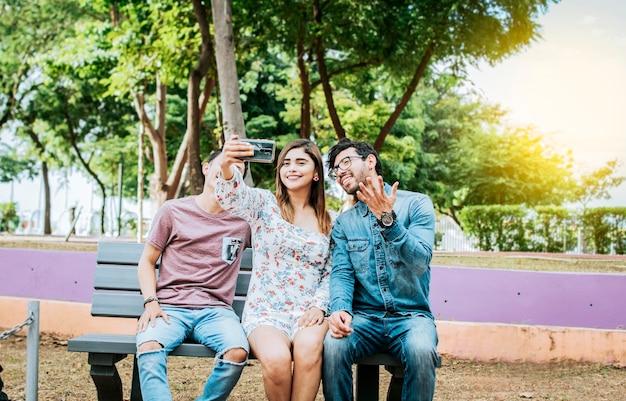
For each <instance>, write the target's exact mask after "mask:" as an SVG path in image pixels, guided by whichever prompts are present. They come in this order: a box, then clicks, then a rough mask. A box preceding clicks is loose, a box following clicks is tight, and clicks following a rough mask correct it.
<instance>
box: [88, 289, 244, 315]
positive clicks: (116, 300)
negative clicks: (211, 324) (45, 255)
mask: <svg viewBox="0 0 626 401" xmlns="http://www.w3.org/2000/svg"><path fill="white" fill-rule="evenodd" d="M245 299H246V298H245V297H244V296H240V295H236V296H235V299H234V300H233V309H234V310H235V312H236V313H237V315H238V316H241V313H242V312H243V306H244V303H245ZM142 313H143V297H142V296H141V295H140V294H139V293H137V292H132V293H128V292H126V293H125V292H113V291H111V292H96V293H94V294H93V296H92V299H91V315H92V316H100V317H130V318H139V316H141V314H142Z"/></svg>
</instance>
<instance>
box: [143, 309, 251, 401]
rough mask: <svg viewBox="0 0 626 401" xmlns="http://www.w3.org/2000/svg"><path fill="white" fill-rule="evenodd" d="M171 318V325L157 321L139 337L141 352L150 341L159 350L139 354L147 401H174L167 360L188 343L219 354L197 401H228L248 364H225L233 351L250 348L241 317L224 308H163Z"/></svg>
mask: <svg viewBox="0 0 626 401" xmlns="http://www.w3.org/2000/svg"><path fill="white" fill-rule="evenodd" d="M163 311H164V312H165V313H167V315H168V316H169V318H170V324H167V323H166V322H165V320H163V318H157V321H156V325H155V326H154V327H153V326H152V324H150V325H149V326H148V328H147V329H146V331H143V332H141V333H137V339H136V343H137V349H139V346H140V345H141V344H143V343H145V342H148V341H156V342H158V343H159V344H161V346H162V347H163V348H162V349H159V350H154V351H146V352H141V353H140V352H137V367H138V369H139V380H140V383H141V393H142V397H143V400H144V401H171V400H172V394H171V390H170V387H169V384H168V380H167V356H168V355H169V353H170V352H171V351H172V350H173V349H174V348H176V347H177V346H178V345H179V344H180V343H182V342H183V341H184V340H185V339H192V340H194V341H195V342H198V343H200V344H204V345H205V346H207V347H208V348H211V349H212V350H214V351H215V353H216V355H215V359H214V366H213V372H212V373H211V375H210V376H209V378H208V379H207V382H206V384H205V386H204V391H203V394H202V396H201V397H199V398H197V399H196V401H209V400H211V401H213V400H226V399H227V398H228V395H229V394H230V392H231V391H232V389H233V388H234V387H235V385H236V384H237V381H238V380H239V377H240V376H241V372H242V371H243V368H244V366H246V364H247V361H244V362H241V363H235V362H230V361H227V360H224V359H223V358H222V356H223V355H224V353H225V352H226V351H228V350H230V349H234V348H243V349H244V350H246V351H247V352H248V353H249V352H250V346H249V345H248V340H247V338H246V335H245V334H244V332H243V329H242V327H241V324H240V322H239V317H238V316H237V315H236V314H235V312H234V311H232V310H230V309H228V308H224V307H209V308H204V309H184V308H172V307H167V306H164V307H163Z"/></svg>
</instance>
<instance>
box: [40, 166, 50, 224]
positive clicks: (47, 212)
mask: <svg viewBox="0 0 626 401" xmlns="http://www.w3.org/2000/svg"><path fill="white" fill-rule="evenodd" d="M48 175H49V172H48V163H46V162H45V161H42V162H41V177H42V179H43V192H44V204H45V205H44V213H43V216H44V217H43V234H44V235H50V234H52V225H51V224H50V209H51V202H50V178H49V177H48Z"/></svg>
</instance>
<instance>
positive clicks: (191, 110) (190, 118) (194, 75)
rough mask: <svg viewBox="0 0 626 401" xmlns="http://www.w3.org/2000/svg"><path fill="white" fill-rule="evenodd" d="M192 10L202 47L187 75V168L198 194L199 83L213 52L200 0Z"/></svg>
mask: <svg viewBox="0 0 626 401" xmlns="http://www.w3.org/2000/svg"><path fill="white" fill-rule="evenodd" d="M193 9H194V14H195V16H196V20H197V21H198V27H199V29H200V35H201V37H202V46H201V50H200V57H199V58H198V62H197V63H196V65H195V67H194V68H193V70H191V72H190V74H189V87H188V88H187V102H188V104H187V130H188V131H189V141H188V144H187V166H188V171H189V181H190V186H191V193H193V194H199V193H200V192H202V188H203V186H204V175H203V174H202V168H201V165H200V163H201V156H200V122H201V121H202V115H201V114H200V111H201V107H200V95H201V92H200V83H201V82H202V79H203V78H205V77H206V75H207V72H208V71H209V68H210V67H211V65H212V64H213V57H214V54H213V53H214V52H213V46H212V38H211V32H210V30H209V21H208V15H207V12H206V8H205V6H204V3H203V2H202V0H193ZM207 81H208V79H207ZM208 84H209V83H208V82H207V85H208Z"/></svg>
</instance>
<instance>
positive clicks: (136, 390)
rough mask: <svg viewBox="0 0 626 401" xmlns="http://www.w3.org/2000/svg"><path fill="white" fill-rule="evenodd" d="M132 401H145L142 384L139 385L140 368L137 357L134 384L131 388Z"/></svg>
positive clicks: (134, 368)
mask: <svg viewBox="0 0 626 401" xmlns="http://www.w3.org/2000/svg"><path fill="white" fill-rule="evenodd" d="M130 401H143V397H142V395H141V384H140V383H139V368H138V367H137V355H135V356H134V359H133V382H132V383H131V388H130Z"/></svg>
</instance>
